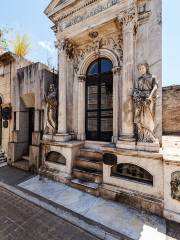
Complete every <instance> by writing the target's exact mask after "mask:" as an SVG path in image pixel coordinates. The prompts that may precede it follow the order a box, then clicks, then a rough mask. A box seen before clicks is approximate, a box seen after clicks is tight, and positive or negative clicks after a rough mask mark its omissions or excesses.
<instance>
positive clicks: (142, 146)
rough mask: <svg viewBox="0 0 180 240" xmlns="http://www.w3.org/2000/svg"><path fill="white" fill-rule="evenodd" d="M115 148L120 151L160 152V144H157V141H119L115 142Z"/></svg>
mask: <svg viewBox="0 0 180 240" xmlns="http://www.w3.org/2000/svg"><path fill="white" fill-rule="evenodd" d="M116 147H117V148H120V149H127V150H135V151H145V152H157V153H158V152H159V151H160V144H159V141H158V140H156V142H154V143H145V142H136V141H128V140H119V141H117V144H116Z"/></svg>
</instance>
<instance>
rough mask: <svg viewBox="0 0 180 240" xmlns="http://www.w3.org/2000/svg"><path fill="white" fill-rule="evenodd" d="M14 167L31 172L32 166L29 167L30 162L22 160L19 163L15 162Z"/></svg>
mask: <svg viewBox="0 0 180 240" xmlns="http://www.w3.org/2000/svg"><path fill="white" fill-rule="evenodd" d="M12 166H13V167H15V168H18V169H21V170H24V171H29V170H30V166H29V161H28V160H24V159H22V160H20V161H17V162H14V163H13V164H12Z"/></svg>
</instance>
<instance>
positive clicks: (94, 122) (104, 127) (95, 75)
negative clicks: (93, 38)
mask: <svg viewBox="0 0 180 240" xmlns="http://www.w3.org/2000/svg"><path fill="white" fill-rule="evenodd" d="M112 135H113V75H112V63H111V61H110V60H108V59H98V60H97V61H96V62H94V63H93V64H92V65H91V66H90V67H89V69H88V72H87V79H86V139H87V140H94V141H107V142H110V141H111V138H112Z"/></svg>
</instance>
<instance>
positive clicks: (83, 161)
mask: <svg viewBox="0 0 180 240" xmlns="http://www.w3.org/2000/svg"><path fill="white" fill-rule="evenodd" d="M75 166H76V167H77V168H81V169H94V170H97V171H102V170H103V163H102V161H101V160H100V159H95V158H90V157H77V158H76V161H75Z"/></svg>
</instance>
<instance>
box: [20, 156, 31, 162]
mask: <svg viewBox="0 0 180 240" xmlns="http://www.w3.org/2000/svg"><path fill="white" fill-rule="evenodd" d="M22 159H23V160H27V161H29V160H30V157H29V155H25V156H22Z"/></svg>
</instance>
